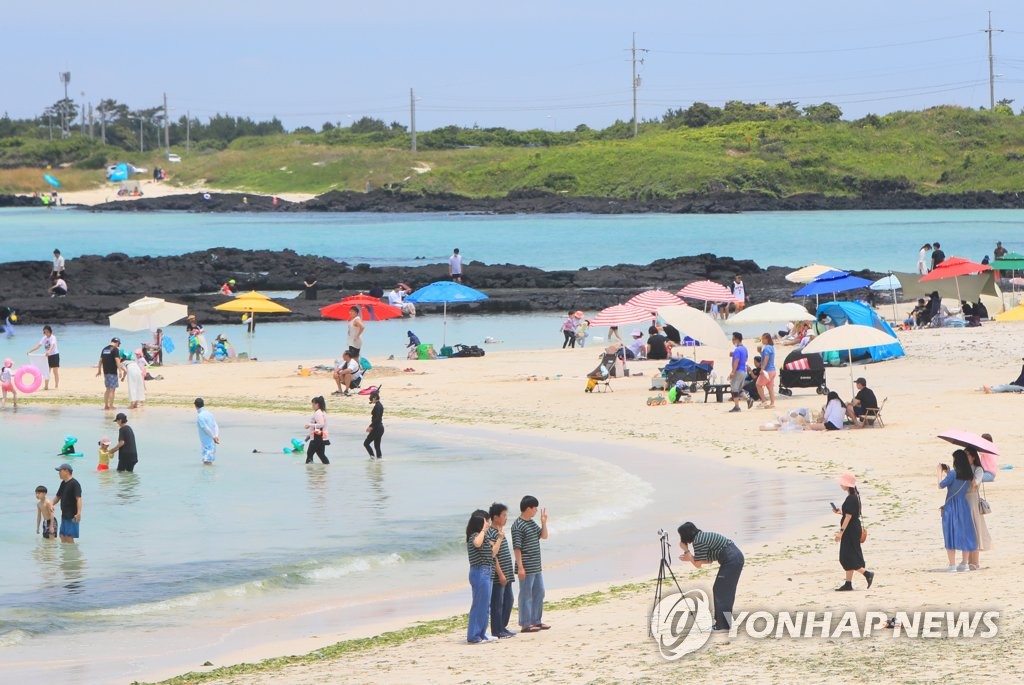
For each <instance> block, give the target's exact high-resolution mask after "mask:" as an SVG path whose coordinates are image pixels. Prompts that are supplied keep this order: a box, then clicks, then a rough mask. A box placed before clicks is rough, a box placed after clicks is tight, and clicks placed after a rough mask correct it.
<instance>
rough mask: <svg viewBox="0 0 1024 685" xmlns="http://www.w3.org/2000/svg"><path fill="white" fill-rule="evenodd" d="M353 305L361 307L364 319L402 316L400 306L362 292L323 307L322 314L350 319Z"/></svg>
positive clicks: (380, 319) (345, 319)
mask: <svg viewBox="0 0 1024 685" xmlns="http://www.w3.org/2000/svg"><path fill="white" fill-rule="evenodd" d="M352 307H359V316H360V317H362V319H363V320H364V321H384V320H385V319H397V318H400V317H401V316H402V310H401V309H399V308H398V307H396V306H394V305H390V304H384V303H383V302H381V301H380V300H378V299H377V298H376V297H371V296H369V295H363V294H362V293H360V294H359V295H350V296H349V297H343V298H341V301H340V302H335V303H334V304H329V305H327V306H326V307H321V308H320V316H322V317H324V318H325V319H339V320H341V321H348V320H349V317H351V315H352V314H351V312H352Z"/></svg>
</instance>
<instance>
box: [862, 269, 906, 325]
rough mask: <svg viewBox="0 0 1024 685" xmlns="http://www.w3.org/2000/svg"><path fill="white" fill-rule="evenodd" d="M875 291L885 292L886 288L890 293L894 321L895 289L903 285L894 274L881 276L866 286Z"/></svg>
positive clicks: (894, 319)
mask: <svg viewBox="0 0 1024 685" xmlns="http://www.w3.org/2000/svg"><path fill="white" fill-rule="evenodd" d="M868 287H869V288H871V289H872V290H874V291H875V292H885V291H886V290H888V291H889V292H891V293H892V320H893V321H894V322H895V321H896V291H897V290H899V289H900V288H902V287H903V284H901V283H900V279H898V278H896V276H895V275H894V274H889V275H888V276H883V277H882V278H879V279H878V280H877V281H875V282H874V283H872V284H871V285H869V286H868Z"/></svg>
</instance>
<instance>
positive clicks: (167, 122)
mask: <svg viewBox="0 0 1024 685" xmlns="http://www.w3.org/2000/svg"><path fill="white" fill-rule="evenodd" d="M169 154H171V119H170V117H169V115H168V114H167V93H164V156H165V157H166V156H167V155H169Z"/></svg>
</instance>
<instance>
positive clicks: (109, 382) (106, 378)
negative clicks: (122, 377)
mask: <svg viewBox="0 0 1024 685" xmlns="http://www.w3.org/2000/svg"><path fill="white" fill-rule="evenodd" d="M103 386H104V387H105V388H107V389H108V390H113V389H114V388H116V387H117V374H116V373H105V374H103Z"/></svg>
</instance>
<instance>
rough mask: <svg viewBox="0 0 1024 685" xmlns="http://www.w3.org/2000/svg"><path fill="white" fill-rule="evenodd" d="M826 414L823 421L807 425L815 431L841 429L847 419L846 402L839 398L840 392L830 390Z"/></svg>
mask: <svg viewBox="0 0 1024 685" xmlns="http://www.w3.org/2000/svg"><path fill="white" fill-rule="evenodd" d="M826 400H827V401H826V403H825V411H824V416H823V417H822V422H821V423H811V424H808V425H807V427H808V428H809V429H810V430H815V431H841V430H843V421H844V420H845V419H846V404H845V403H844V402H843V401H842V400H841V399H839V393H837V392H835V391H834V390H833V391H830V392H829V394H828V396H827V397H826Z"/></svg>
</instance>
